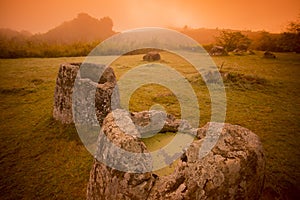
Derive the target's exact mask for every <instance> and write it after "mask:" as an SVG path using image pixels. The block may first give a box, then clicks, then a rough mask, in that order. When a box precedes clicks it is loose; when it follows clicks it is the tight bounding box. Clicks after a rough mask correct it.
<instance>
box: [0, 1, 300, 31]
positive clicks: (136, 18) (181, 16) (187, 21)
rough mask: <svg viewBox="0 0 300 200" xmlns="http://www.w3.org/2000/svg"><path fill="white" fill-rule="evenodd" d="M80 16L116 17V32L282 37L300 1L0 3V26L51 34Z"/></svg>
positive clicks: (295, 16) (298, 12)
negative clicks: (186, 30) (174, 29)
mask: <svg viewBox="0 0 300 200" xmlns="http://www.w3.org/2000/svg"><path fill="white" fill-rule="evenodd" d="M80 12H86V13H89V14H90V15H91V16H93V17H96V18H101V17H104V16H109V17H111V18H112V19H113V21H114V30H116V31H122V30H126V29H131V28H137V27H144V26H163V27H167V26H178V27H183V26H184V25H189V26H191V27H195V28H196V27H206V28H216V27H219V28H231V29H242V30H244V29H251V30H263V29H264V30H267V31H271V32H280V31H282V30H283V29H284V26H285V25H286V24H287V23H288V22H289V21H291V20H294V19H296V18H297V17H298V16H299V15H300V0H247V1H245V0H107V1H106V0H105V1H104V0H0V27H2V28H12V29H16V30H29V31H31V32H33V33H36V32H46V31H47V30H49V29H50V28H53V27H55V26H57V25H59V24H61V23H62V22H63V21H66V20H71V19H72V18H74V17H76V15H77V14H78V13H80Z"/></svg>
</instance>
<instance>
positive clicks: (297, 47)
mask: <svg viewBox="0 0 300 200" xmlns="http://www.w3.org/2000/svg"><path fill="white" fill-rule="evenodd" d="M100 42H101V41H94V42H80V41H78V42H74V43H71V44H61V43H53V42H52V43H51V42H47V41H43V40H39V39H37V38H34V37H24V36H20V35H19V36H15V37H10V38H7V37H4V36H1V35H0V58H24V57H41V58H44V57H75V56H87V55H88V54H89V52H91V51H92V50H93V49H94V48H95V47H96V46H97V45H98V44H99V43H100ZM213 45H219V46H222V47H224V49H225V50H226V51H228V52H230V51H234V50H235V49H241V50H247V49H252V50H260V51H273V52H296V53H300V21H299V20H298V21H296V22H291V23H290V24H289V25H288V26H287V28H286V31H284V32H283V33H280V34H272V33H269V32H265V31H263V32H261V33H259V34H258V36H257V37H255V38H251V39H250V38H249V37H248V36H247V35H245V34H243V33H242V32H240V31H221V32H220V34H219V35H218V36H217V37H216V43H215V44H211V45H207V46H206V47H207V48H209V47H212V46H213ZM207 50H209V49H207Z"/></svg>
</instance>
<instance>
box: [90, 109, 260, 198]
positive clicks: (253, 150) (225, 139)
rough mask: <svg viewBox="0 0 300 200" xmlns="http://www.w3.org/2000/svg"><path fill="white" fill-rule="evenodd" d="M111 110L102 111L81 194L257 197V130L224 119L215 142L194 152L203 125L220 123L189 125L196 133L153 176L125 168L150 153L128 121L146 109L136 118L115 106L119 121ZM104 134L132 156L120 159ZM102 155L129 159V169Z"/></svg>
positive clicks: (141, 165) (139, 165)
mask: <svg viewBox="0 0 300 200" xmlns="http://www.w3.org/2000/svg"><path fill="white" fill-rule="evenodd" d="M148 114H149V113H148ZM114 115H116V113H114V114H113V113H110V114H108V115H107V117H106V118H105V120H104V123H103V126H102V132H101V133H100V135H99V139H98V143H97V145H98V151H97V154H96V156H95V158H96V159H95V160H94V164H93V167H92V169H91V172H90V180H89V183H88V188H87V199H149V200H154V199H172V200H180V199H253V200H254V199H259V198H260V196H261V192H262V189H263V183H264V174H265V158H264V154H263V148H262V145H261V143H260V140H259V138H258V136H257V135H256V134H254V133H253V132H251V131H250V130H248V129H246V128H243V127H241V126H237V125H231V124H224V126H223V129H222V131H221V134H220V137H219V138H218V141H217V143H216V145H215V146H214V147H213V148H212V150H211V151H210V152H209V153H208V154H207V155H206V156H204V157H199V149H200V148H201V145H202V144H203V142H204V140H205V137H206V135H208V131H209V130H210V131H211V130H215V129H214V128H209V127H220V123H208V124H206V125H205V126H204V127H202V128H199V129H196V130H194V129H191V131H192V130H193V132H194V133H193V134H194V135H196V138H197V139H196V140H195V141H194V142H193V143H192V144H191V145H190V147H189V148H188V149H186V150H185V153H184V154H183V155H182V156H181V159H180V160H179V161H178V162H177V164H176V167H175V170H174V172H173V173H172V174H170V175H166V176H158V175H156V174H154V173H153V172H151V170H150V172H146V173H131V172H130V170H131V171H136V170H137V169H138V170H141V172H142V171H143V170H148V169H151V166H150V165H149V163H151V159H152V158H151V157H149V154H147V152H148V151H147V148H146V146H145V144H144V143H143V142H142V141H141V140H140V138H139V136H140V135H139V133H138V132H139V131H138V129H137V128H136V126H134V123H137V122H139V123H138V124H139V125H142V124H143V123H144V125H147V124H148V122H147V113H146V114H145V113H142V114H140V115H141V116H142V119H140V120H137V119H136V118H135V117H137V115H136V114H131V117H130V116H129V114H128V113H126V112H122V111H118V112H117V115H119V116H118V117H117V119H123V118H124V119H126V120H124V121H123V122H116V119H115V117H114ZM122 116H123V117H122ZM145 116H146V117H145ZM167 120H171V121H172V122H174V121H176V119H175V118H173V119H171V118H170V117H169V118H166V121H167ZM120 123H121V124H122V123H123V125H122V126H128V128H124V127H123V128H122V129H121V128H120V127H119V126H118V124H120ZM162 124H163V125H164V124H165V123H162ZM135 125H136V124H135ZM187 134H188V133H187ZM104 136H106V137H104ZM107 139H108V140H109V141H110V143H113V144H114V145H116V146H118V147H122V149H124V150H126V151H130V152H134V153H137V155H138V156H137V157H130V158H126V159H124V154H122V152H121V153H120V152H116V151H115V148H112V147H111V146H110V145H107V144H106V142H107V141H108V140H107ZM105 140H107V141H105ZM104 157H105V158H108V159H109V161H110V162H117V163H118V164H119V165H121V166H124V169H126V166H127V167H128V165H130V167H128V169H129V172H126V171H125V170H124V171H119V170H116V169H113V168H111V167H109V166H107V165H105V164H103V163H102V162H99V160H101V159H103V158H104ZM97 158H98V159H97ZM128 163H134V164H133V165H132V164H128ZM132 168H134V169H132Z"/></svg>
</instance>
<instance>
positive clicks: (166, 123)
mask: <svg viewBox="0 0 300 200" xmlns="http://www.w3.org/2000/svg"><path fill="white" fill-rule="evenodd" d="M131 119H132V121H133V123H134V124H135V126H136V127H137V130H138V131H139V132H140V134H141V135H142V137H143V136H147V135H149V134H156V133H158V132H160V133H165V132H178V131H179V132H188V131H189V130H190V129H191V128H192V127H191V125H190V124H189V122H188V121H186V120H179V119H176V118H175V116H174V115H171V114H166V113H164V112H162V111H156V110H150V111H142V112H132V113H131Z"/></svg>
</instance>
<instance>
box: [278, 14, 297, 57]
mask: <svg viewBox="0 0 300 200" xmlns="http://www.w3.org/2000/svg"><path fill="white" fill-rule="evenodd" d="M286 30H287V31H286V32H284V33H282V34H281V37H280V40H279V45H280V47H281V48H282V49H283V50H284V51H291V52H296V53H300V17H299V19H298V20H296V21H293V22H290V23H289V24H288V26H287V28H286Z"/></svg>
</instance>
